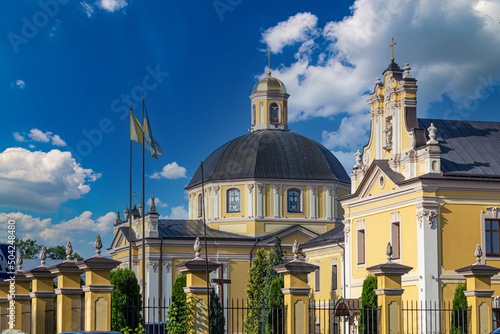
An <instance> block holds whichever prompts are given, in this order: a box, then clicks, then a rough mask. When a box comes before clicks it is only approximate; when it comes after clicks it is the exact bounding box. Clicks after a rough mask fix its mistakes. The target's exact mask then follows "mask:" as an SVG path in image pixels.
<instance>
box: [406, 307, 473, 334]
mask: <svg viewBox="0 0 500 334" xmlns="http://www.w3.org/2000/svg"><path fill="white" fill-rule="evenodd" d="M470 315H471V312H470V308H467V309H457V308H456V309H454V308H453V304H452V303H451V302H449V301H448V302H442V303H440V302H437V301H436V302H431V301H427V302H416V301H405V302H403V305H402V318H403V322H402V325H403V333H406V334H422V333H425V334H467V333H468V332H469V326H470Z"/></svg>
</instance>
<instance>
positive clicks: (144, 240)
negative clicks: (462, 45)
mask: <svg viewBox="0 0 500 334" xmlns="http://www.w3.org/2000/svg"><path fill="white" fill-rule="evenodd" d="M144 100H145V98H144V92H143V93H142V121H143V123H144V103H145V101H144ZM148 126H149V124H148ZM145 144H146V143H145V140H144V130H143V131H142V201H143V202H144V203H143V204H142V316H143V317H144V325H146V298H145V296H146V245H145V244H146V226H145V223H146V220H145V213H146V204H145V200H144V199H145V192H144V179H145V178H144V145H145Z"/></svg>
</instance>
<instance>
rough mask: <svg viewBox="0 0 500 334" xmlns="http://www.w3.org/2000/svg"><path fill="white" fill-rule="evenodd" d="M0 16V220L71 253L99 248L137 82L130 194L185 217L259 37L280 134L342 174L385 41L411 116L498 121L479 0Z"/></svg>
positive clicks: (125, 5)
mask: <svg viewBox="0 0 500 334" xmlns="http://www.w3.org/2000/svg"><path fill="white" fill-rule="evenodd" d="M0 13H2V14H0V15H1V16H2V25H1V28H0V29H1V30H0V36H1V38H0V97H1V98H2V102H3V103H2V122H0V222H2V223H3V222H6V221H7V220H8V219H16V221H17V233H18V236H19V237H24V238H27V237H30V238H32V239H36V240H38V241H39V242H40V243H44V244H46V245H48V246H52V245H56V244H65V243H66V241H67V240H71V241H72V243H73V246H74V249H75V250H77V251H78V252H79V253H81V254H84V255H86V256H90V255H92V253H93V250H92V249H91V246H90V244H91V243H93V240H94V239H95V235H96V234H97V233H100V234H101V236H102V238H103V243H104V245H105V246H106V247H108V246H109V244H110V242H111V239H112V223H113V221H114V218H115V214H114V212H115V211H116V206H117V204H119V205H120V211H122V210H123V209H124V208H125V205H126V204H127V203H128V189H129V187H128V177H129V168H128V163H129V139H128V138H129V137H128V131H129V123H128V122H129V120H128V105H129V104H130V103H131V102H132V103H133V104H134V105H135V107H134V110H135V113H136V115H137V116H140V115H141V102H140V99H141V95H142V91H143V90H144V91H145V94H146V103H147V107H148V111H149V118H150V121H151V126H152V129H153V133H154V135H155V139H157V141H158V142H159V143H160V145H161V146H162V149H163V152H164V155H163V156H161V157H160V158H159V159H158V160H155V159H153V158H151V157H149V158H148V159H147V160H146V174H147V178H146V194H147V195H146V196H147V197H150V194H151V190H154V194H155V197H157V198H159V201H160V206H159V211H160V214H161V215H162V216H164V217H176V218H182V217H185V216H186V209H187V199H186V194H185V192H184V189H183V188H184V186H185V185H186V184H187V183H188V182H189V179H190V177H192V175H193V174H194V172H195V170H196V168H197V167H198V165H199V163H200V161H202V160H203V159H204V158H205V157H206V156H207V155H208V154H210V152H212V151H213V150H214V149H216V148H217V147H219V146H220V145H222V144H224V143H225V142H227V141H229V140H231V139H233V138H235V137H237V136H240V135H243V134H245V133H247V128H248V126H249V125H250V104H249V99H248V96H249V95H250V92H251V89H252V86H253V84H254V83H255V81H256V80H258V77H260V76H262V75H264V73H265V72H266V69H265V67H266V65H267V59H266V57H265V52H264V50H265V49H266V48H267V47H268V46H269V47H270V48H271V50H272V51H273V53H274V54H273V56H272V58H271V67H272V70H273V75H274V76H276V77H278V78H280V79H281V80H282V81H284V83H285V84H286V86H287V88H288V90H289V93H290V94H291V97H290V100H289V101H290V102H289V104H290V119H291V123H290V127H291V129H292V131H295V132H298V133H301V134H303V135H306V136H308V137H311V138H313V139H315V140H317V141H318V142H321V143H323V144H324V145H325V146H327V147H328V148H329V149H330V150H332V151H333V152H334V153H335V154H336V156H337V157H338V158H339V159H340V160H341V162H342V163H343V164H344V165H345V167H346V169H347V170H348V172H350V170H351V167H352V165H353V164H354V156H353V153H354V152H355V151H356V150H357V149H358V148H360V147H361V146H362V145H363V144H365V142H366V141H367V136H368V132H367V131H368V128H369V116H367V112H368V106H367V104H366V102H365V101H366V99H367V97H368V94H369V93H370V91H371V90H372V89H373V85H374V82H375V79H376V77H377V76H381V73H382V71H383V70H384V69H385V68H386V67H387V65H388V64H389V60H390V48H389V46H388V45H389V43H390V40H391V37H394V38H395V40H396V42H397V45H396V48H395V58H396V62H398V63H399V64H400V66H401V67H403V66H404V62H408V63H409V64H410V66H411V67H412V72H411V73H412V75H413V76H414V77H415V78H417V80H418V85H419V93H418V114H419V117H429V118H448V119H475V120H487V121H500V115H499V113H498V105H499V102H500V85H499V82H500V63H499V62H498V58H499V55H500V24H498V21H500V5H499V4H498V2H495V1H489V0H481V1H475V0H474V1H472V0H469V1H457V0H443V1H440V2H439V3H435V1H427V0H425V1H424V0H420V1H409V0H406V1H399V0H389V1H387V0H385V1H381V0H370V1H369V0H357V1H355V2H353V1H318V0H311V1H303V0H302V1H298V0H290V1H286V2H284V1H274V2H269V1H258V0H254V1H249V0H215V1H193V0H188V1H176V0H174V1H137V0H134V1H132V0H85V1H83V0H82V1H68V0H41V1H40V2H38V1H33V0H10V1H3V2H2V3H1V4H0ZM133 148H134V157H135V159H134V190H136V191H137V192H138V194H139V195H138V196H140V193H141V183H140V175H141V174H140V172H141V160H140V153H141V150H140V146H139V145H137V144H135V143H134V147H133ZM122 218H123V215H122Z"/></svg>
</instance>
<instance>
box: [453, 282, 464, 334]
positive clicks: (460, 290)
mask: <svg viewBox="0 0 500 334" xmlns="http://www.w3.org/2000/svg"><path fill="white" fill-rule="evenodd" d="M465 290H467V287H466V285H465V284H459V285H458V286H457V287H456V288H455V295H454V296H453V311H452V312H451V333H452V334H466V333H467V325H468V324H467V297H465V294H464V291H465Z"/></svg>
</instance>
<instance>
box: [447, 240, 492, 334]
mask: <svg viewBox="0 0 500 334" xmlns="http://www.w3.org/2000/svg"><path fill="white" fill-rule="evenodd" d="M474 255H475V256H476V263H474V264H473V265H470V266H467V267H464V268H460V269H457V270H455V271H456V272H457V273H459V274H461V275H464V276H465V279H466V281H467V290H466V291H464V295H465V296H466V297H467V306H468V307H470V309H471V315H470V324H469V333H470V334H482V333H490V332H491V330H492V325H491V322H492V319H491V296H492V295H493V293H494V291H493V289H492V288H491V277H492V276H494V275H496V274H498V273H499V272H500V269H499V268H495V267H491V266H487V265H484V264H482V263H481V256H482V255H483V252H482V250H481V246H480V245H479V244H478V245H477V246H476V251H475V253H474Z"/></svg>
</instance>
